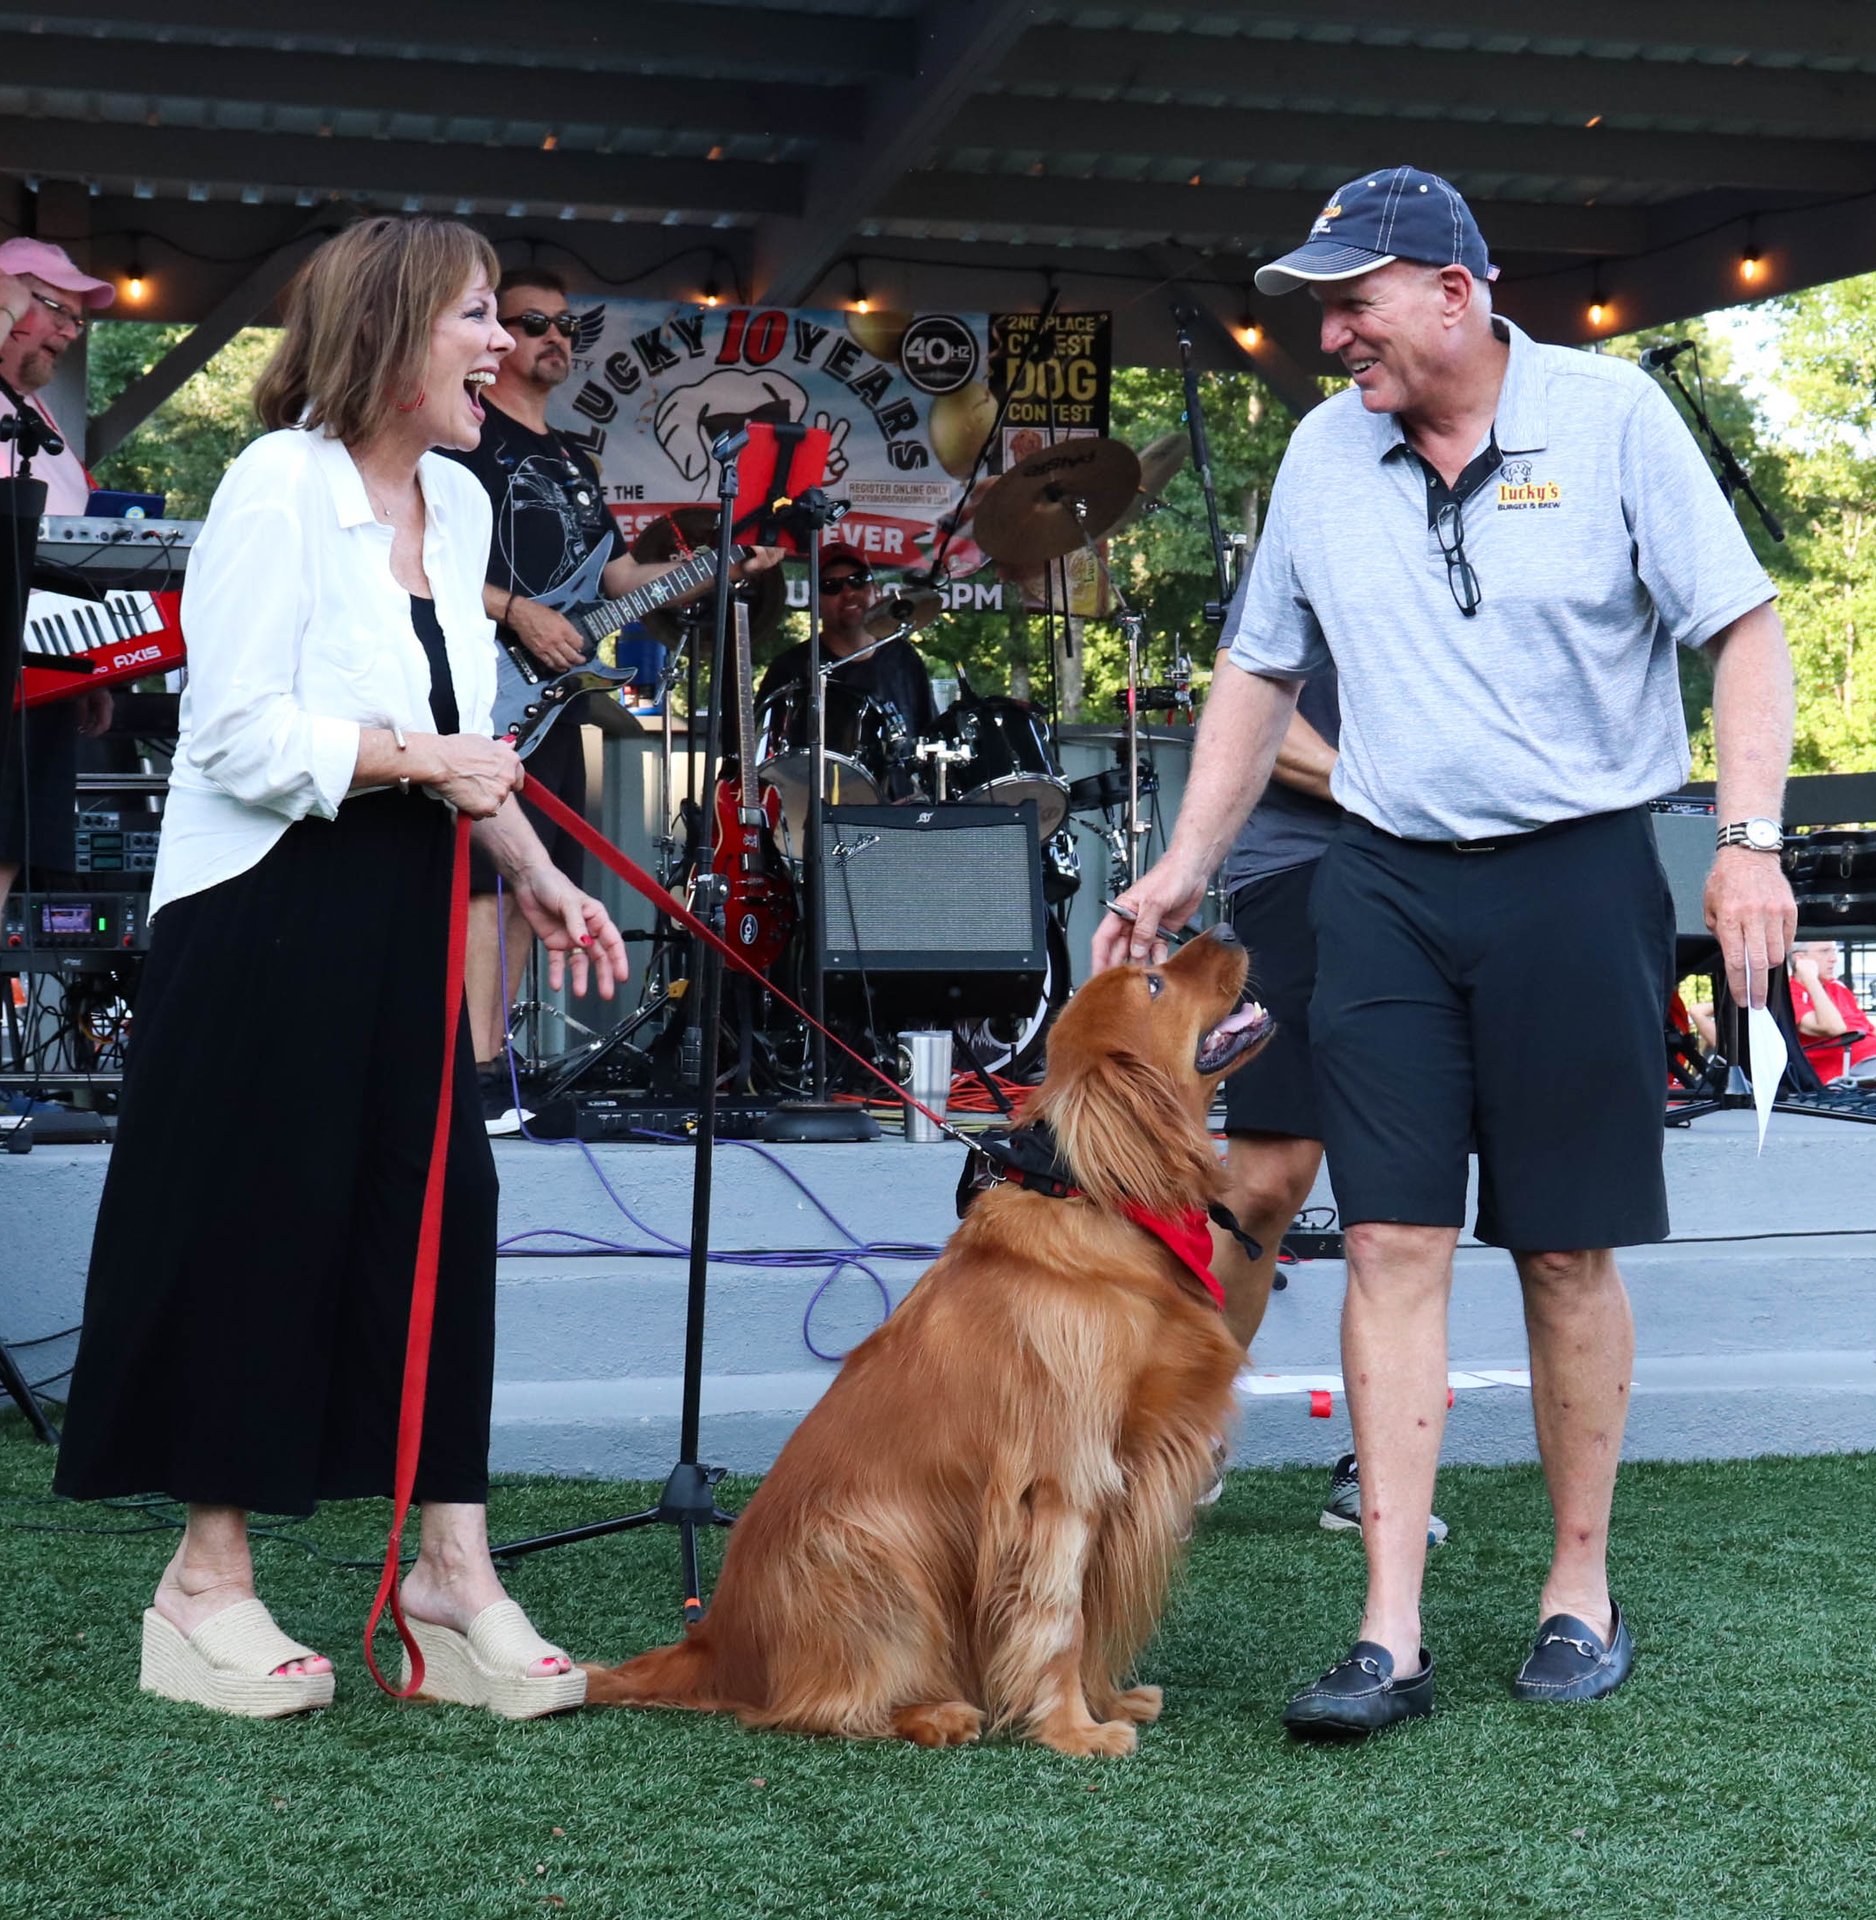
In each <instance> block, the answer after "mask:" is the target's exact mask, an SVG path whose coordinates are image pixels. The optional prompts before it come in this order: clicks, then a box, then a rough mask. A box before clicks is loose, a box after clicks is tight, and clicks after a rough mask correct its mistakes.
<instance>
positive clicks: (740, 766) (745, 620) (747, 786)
mask: <svg viewBox="0 0 1876 1920" xmlns="http://www.w3.org/2000/svg"><path fill="white" fill-rule="evenodd" d="M735 610H736V771H737V777H738V779H739V780H740V782H741V785H742V794H743V810H744V814H745V816H746V815H747V813H748V811H749V809H750V808H752V807H754V806H755V805H756V691H755V677H756V669H755V662H754V659H753V658H752V656H751V649H750V641H749V609H748V608H747V607H746V606H745V605H744V604H743V603H742V601H740V600H738V601H736V602H735Z"/></svg>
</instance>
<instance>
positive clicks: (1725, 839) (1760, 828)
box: [1713, 819, 1785, 853]
mask: <svg viewBox="0 0 1876 1920" xmlns="http://www.w3.org/2000/svg"><path fill="white" fill-rule="evenodd" d="M1713 844H1714V846H1715V847H1748V848H1750V849H1751V850H1752V852H1754V853H1778V852H1781V851H1782V850H1783V848H1784V845H1785V830H1784V828H1783V827H1781V826H1780V825H1779V824H1778V822H1777V821H1776V820H1765V819H1757V820H1735V821H1733V822H1732V824H1731V825H1730V826H1724V827H1722V828H1721V829H1720V830H1719V832H1718V833H1717V834H1716V835H1715V836H1714V840H1713Z"/></svg>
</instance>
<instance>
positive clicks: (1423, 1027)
mask: <svg viewBox="0 0 1876 1920" xmlns="http://www.w3.org/2000/svg"><path fill="white" fill-rule="evenodd" d="M1310 915H1311V922H1312V924H1313V926H1314V928H1315V932H1316V944H1317V968H1316V994H1315V999H1314V1000H1313V1002H1312V1003H1311V1007H1310V1041H1311V1044H1312V1046H1313V1047H1314V1049H1315V1055H1316V1087H1317V1092H1318V1095H1319V1097H1320V1099H1321V1102H1322V1117H1323V1140H1324V1143H1325V1145H1326V1148H1327V1152H1328V1161H1329V1177H1330V1180H1331V1182H1332V1184H1333V1186H1334V1188H1335V1199H1336V1205H1337V1207H1338V1208H1339V1209H1340V1211H1341V1215H1342V1219H1343V1222H1344V1224H1353V1223H1355V1222H1359V1221H1367V1220H1387V1221H1400V1222H1407V1223H1413V1224H1417V1225H1422V1226H1441V1227H1458V1226H1463V1225H1464V1221H1465V1195H1466V1156H1467V1151H1468V1148H1471V1149H1473V1150H1475V1151H1476V1152H1477V1154H1478V1156H1479V1217H1478V1220H1477V1222H1476V1224H1475V1227H1474V1231H1475V1232H1476V1233H1477V1235H1478V1237H1479V1238H1480V1239H1481V1240H1484V1241H1487V1242H1489V1243H1491V1244H1492V1245H1494V1246H1502V1247H1511V1248H1515V1249H1517V1250H1519V1251H1521V1252H1529V1253H1539V1252H1558V1253H1561V1252H1568V1251H1572V1250H1576V1249H1582V1248H1591V1247H1620V1246H1635V1245H1639V1244H1642V1243H1643V1242H1646V1241H1653V1240H1661V1239H1664V1238H1665V1237H1666V1235H1667V1230H1668V1214H1667V1192H1666V1187H1665V1183H1664V1180H1663V1177H1662V1166H1661V1157H1662V1136H1663V1118H1662V1116H1663V1098H1662V1075H1663V1071H1664V1064H1663V1063H1664V1060H1665V1054H1664V1052H1663V1048H1664V1045H1665V1042H1664V1038H1663V1035H1664V1027H1665V1022H1666V1009H1667V1003H1668V999H1669V996H1670V994H1671V993H1672V990H1673V970H1674V905H1673V901H1672V898H1671V897H1670V895H1669V892H1668V883H1667V879H1666V876H1665V875H1664V874H1663V873H1662V870H1661V862H1660V860H1659V859H1658V857H1657V856H1656V853H1655V845H1654V834H1653V832H1652V831H1651V828H1650V825H1649V819H1648V814H1647V810H1646V809H1645V808H1635V809H1632V810H1631V811H1629V812H1625V813H1610V814H1597V815H1594V816H1592V817H1590V818H1588V819H1584V820H1577V821H1571V822H1569V823H1568V824H1567V825H1565V826H1562V827H1560V828H1553V829H1545V830H1541V831H1539V832H1538V833H1535V834H1532V835H1529V836H1519V837H1514V838H1512V839H1510V840H1507V841H1506V842H1503V843H1501V844H1500V845H1499V847H1498V848H1497V849H1496V850H1495V851H1492V852H1461V851H1458V850H1455V849H1454V848H1452V847H1451V846H1449V845H1446V844H1443V843H1438V842H1426V841H1407V840H1397V839H1395V838H1394V837H1393V836H1392V835H1391V834H1384V833H1382V832H1381V831H1380V830H1379V829H1378V828H1375V827H1371V826H1369V825H1368V824H1367V823H1366V822H1365V821H1362V820H1358V819H1351V820H1349V821H1348V822H1347V823H1345V825H1344V826H1343V828H1342V830H1341V832H1340V833H1339V834H1338V836H1337V838H1336V839H1335V840H1334V841H1333V842H1331V844H1330V847H1329V850H1328V852H1327V853H1325V854H1324V855H1323V857H1322V859H1321V860H1320V861H1319V862H1318V863H1317V872H1316V883H1315V888H1314V891H1313V893H1312V895H1311V903H1310Z"/></svg>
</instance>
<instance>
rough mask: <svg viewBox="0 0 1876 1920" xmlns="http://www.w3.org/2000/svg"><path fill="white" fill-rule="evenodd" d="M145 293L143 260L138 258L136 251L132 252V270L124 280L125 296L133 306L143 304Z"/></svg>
mask: <svg viewBox="0 0 1876 1920" xmlns="http://www.w3.org/2000/svg"><path fill="white" fill-rule="evenodd" d="M143 293H144V280H143V262H142V261H141V260H139V259H138V258H137V256H136V254H135V253H132V254H131V256H130V272H129V273H128V274H127V275H126V277H125V282H124V297H125V298H126V299H127V300H129V301H130V303H131V304H132V305H133V306H141V305H142V304H143Z"/></svg>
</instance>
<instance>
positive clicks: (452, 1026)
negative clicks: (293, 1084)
mask: <svg viewBox="0 0 1876 1920" xmlns="http://www.w3.org/2000/svg"><path fill="white" fill-rule="evenodd" d="M520 791H521V797H522V799H524V800H525V801H527V803H528V804H529V805H530V806H532V807H533V808H534V810H535V811H536V812H537V813H540V814H544V815H545V816H546V817H547V818H548V819H549V820H551V821H552V822H553V823H554V825H555V826H557V827H560V828H562V829H563V830H564V831H565V832H567V833H570V834H571V835H572V836H573V838H574V839H575V840H577V841H578V842H579V843H580V845H581V846H583V847H584V848H585V849H586V850H587V852H588V853H590V854H592V856H593V857H594V858H595V859H596V860H598V861H599V862H600V863H601V864H602V865H603V866H606V867H609V868H611V870H612V871H613V872H614V873H616V874H617V875H618V876H619V878H620V879H621V880H623V881H624V882H625V883H626V885H627V886H628V887H630V888H631V889H632V890H633V891H634V892H635V893H639V894H642V895H643V896H644V897H645V898H646V899H647V900H649V901H650V902H651V903H652V904H653V905H654V906H657V907H659V908H661V909H662V910H663V911H664V912H666V913H668V914H670V915H671V917H672V918H673V919H674V920H676V921H677V923H678V925H679V926H681V927H684V928H685V929H687V930H688V931H689V932H691V933H694V934H696V935H697V936H698V937H699V938H700V939H702V940H703V941H704V942H705V943H706V945H708V946H709V947H711V948H712V949H713V950H714V951H715V952H717V953H719V954H721V955H722V957H723V958H724V959H725V960H727V961H729V962H730V964H731V965H732V966H736V967H740V968H741V969H742V970H743V972H745V973H747V974H749V975H750V976H751V977H752V978H754V979H757V980H760V981H761V982H762V983H763V985H764V986H765V987H766V988H767V989H768V991H769V992H771V993H772V994H774V995H775V997H776V998H777V999H778V1000H780V1001H781V1002H782V1003H783V1004H784V1005H785V1006H787V1007H789V1008H791V1009H792V1010H793V1011H794V1012H795V1013H798V1014H799V1015H800V1016H801V1017H802V1019H804V1020H806V1021H808V1023H809V1024H810V1025H811V1026H818V1025H819V1023H818V1022H817V1021H815V1020H814V1018H813V1016H812V1015H811V1014H809V1013H808V1011H807V1009H806V1008H805V1007H801V1006H798V1005H796V1003H795V1002H794V1001H793V1000H791V999H789V997H788V995H787V994H785V993H783V992H782V991H781V989H780V988H779V987H777V986H776V985H775V984H774V983H773V982H772V981H771V980H770V979H769V977H768V976H767V975H766V974H765V973H763V971H762V970H761V969H760V968H759V967H756V966H752V965H751V964H750V962H749V961H747V960H745V959H744V958H743V956H742V955H741V954H740V953H738V952H737V951H736V949H735V948H734V947H732V946H731V945H730V944H729V943H728V941H726V940H723V939H721V938H719V937H718V935H717V934H716V933H715V932H713V931H712V930H711V928H709V927H708V926H706V925H705V924H704V922H703V921H701V920H699V919H698V918H697V916H696V915H695V914H694V913H692V912H691V911H690V909H689V908H688V907H686V906H684V905H683V904H682V903H681V902H679V901H677V900H675V899H673V898H672V897H671V895H670V894H669V893H668V892H667V891H666V890H665V889H664V888H663V887H661V886H659V885H658V883H657V882H656V881H655V880H654V879H653V878H652V877H651V875H650V874H648V873H647V872H646V871H645V870H644V868H643V867H641V866H639V865H638V864H637V862H636V861H634V860H631V859H629V858H628V857H627V856H626V855H625V854H623V853H621V852H620V851H619V850H618V848H617V847H615V846H614V845H613V844H612V842H611V841H610V840H608V839H606V838H605V837H604V836H603V835H601V834H598V833H595V832H594V831H593V829H592V828H591V827H589V826H588V825H587V824H586V822H585V821H584V820H582V819H581V818H580V816H579V815H578V814H577V813H575V812H574V811H573V810H572V808H570V807H568V806H567V805H566V804H565V803H564V802H563V801H561V800H559V799H557V798H556V797H555V796H554V795H553V794H551V793H549V792H548V791H547V790H546V789H545V788H544V787H541V786H539V785H536V784H534V783H533V782H529V783H527V784H526V785H524V786H523V787H522V788H521V790H520ZM472 825H473V822H472V821H471V820H470V819H469V816H468V815H467V814H464V813H459V814H458V815H457V816H456V839H455V852H454V859H453V863H452V866H451V870H450V896H449V965H448V972H447V977H446V980H445V984H444V1002H445V1004H444V1016H443V1076H442V1081H441V1084H440V1086H439V1088H438V1093H437V1112H436V1129H435V1131H434V1132H433V1133H432V1135H431V1137H430V1164H429V1169H428V1172H427V1174H426V1176H425V1179H424V1188H423V1219H422V1224H421V1226H420V1227H419V1229H418V1234H417V1266H416V1272H415V1274H414V1275H413V1277H412V1283H411V1294H410V1326H409V1330H408V1332H407V1334H406V1336H405V1342H404V1390H403V1396H402V1399H401V1401H400V1403H399V1406H398V1414H397V1468H396V1474H395V1477H394V1480H393V1487H392V1504H391V1532H390V1537H389V1539H388V1540H387V1541H386V1542H385V1548H384V1565H383V1568H382V1569H381V1570H380V1572H379V1575H378V1592H377V1596H376V1597H375V1598H374V1599H373V1601H372V1603H371V1613H370V1616H369V1617H368V1618H367V1620H366V1622H365V1665H366V1666H367V1667H368V1668H369V1669H370V1671H371V1677H372V1679H374V1680H375V1681H376V1682H377V1683H378V1685H379V1686H380V1687H382V1688H383V1689H384V1691H385V1692H386V1693H388V1694H389V1695H390V1696H391V1698H392V1699H393V1700H408V1699H410V1698H412V1696H414V1695H415V1694H417V1693H418V1692H420V1691H421V1690H422V1687H423V1654H422V1652H421V1650H420V1649H419V1648H418V1645H417V1641H416V1637H415V1636H414V1635H413V1634H412V1633H411V1631H410V1628H409V1626H408V1625H407V1624H406V1622H405V1619H404V1609H403V1603H402V1601H401V1600H400V1598H399V1596H398V1590H397V1575H398V1567H399V1563H400V1562H401V1560H402V1558H403V1549H404V1523H405V1521H406V1520H407V1519H408V1517H409V1515H410V1499H411V1493H412V1491H413V1489H414V1488H415V1485H416V1480H417V1456H418V1453H419V1451H420V1449H421V1447H422V1444H423V1407H424V1396H425V1391H426V1389H427V1387H428V1385H429V1378H430V1332H431V1328H432V1326H433V1325H434V1323H435V1320H436V1270H437V1256H438V1252H439V1250H440V1247H441V1242H442V1225H443V1176H444V1170H445V1168H446V1166H447V1164H448V1160H449V1130H450V1110H451V1107H452V1105H453V1101H454V1093H455V1080H456V1035H457V1030H458V1028H459V1026H460V1023H461V1019H462V999H463V961H464V955H465V950H466V948H467V945H468V938H469V833H470V829H471V827H472ZM820 1031H821V1032H822V1033H823V1034H824V1035H825V1036H826V1037H827V1038H828V1039H829V1040H831V1041H833V1043H834V1045H835V1046H837V1047H838V1048H839V1049H840V1050H841V1052H842V1053H844V1054H845V1055H846V1056H847V1057H848V1059H850V1060H852V1061H853V1062H854V1063H855V1064H856V1065H858V1066H861V1067H863V1068H865V1070H866V1071H867V1072H868V1073H870V1074H871V1075H872V1076H873V1078H874V1079H875V1080H877V1081H879V1082H880V1084H881V1085H882V1086H885V1087H888V1088H890V1089H891V1091H892V1094H893V1097H894V1098H895V1099H898V1100H904V1101H906V1102H908V1103H909V1104H910V1105H912V1106H914V1107H917V1108H918V1110H919V1112H920V1113H922V1114H923V1115H924V1116H925V1117H926V1119H928V1120H929V1121H931V1122H932V1124H933V1125H934V1126H936V1127H938V1128H940V1129H941V1130H942V1131H943V1132H945V1133H946V1134H948V1135H949V1136H950V1137H951V1138H952V1139H954V1140H959V1141H964V1136H963V1135H962V1134H960V1133H959V1132H958V1131H957V1129H956V1128H955V1127H953V1126H952V1125H951V1124H950V1123H949V1122H948V1121H947V1120H946V1119H945V1118H944V1116H943V1115H942V1114H937V1113H933V1112H932V1110H931V1108H930V1107H928V1106H926V1105H925V1104H924V1102H923V1101H920V1100H915V1099H913V1098H912V1096H911V1095H910V1094H909V1093H907V1092H906V1091H905V1089H904V1088H903V1087H901V1086H900V1085H899V1083H898V1082H897V1081H896V1080H893V1079H890V1078H889V1077H888V1076H887V1075H885V1074H883V1073H881V1072H880V1070H879V1069H878V1068H877V1067H876V1066H874V1065H873V1063H872V1062H871V1061H870V1060H868V1059H866V1058H864V1057H863V1056H862V1055H860V1054H858V1053H856V1052H855V1051H854V1050H853V1048H851V1047H850V1046H848V1045H847V1043H846V1042H845V1041H844V1040H842V1039H840V1038H839V1037H838V1035H835V1034H831V1033H828V1031H827V1029H826V1028H825V1027H821V1028H820ZM964 1144H966V1145H968V1144H969V1143H968V1141H964ZM387 1605H388V1606H389V1607H390V1610H391V1619H392V1621H393V1623H394V1624H395V1625H396V1627H397V1637H398V1638H399V1639H400V1640H401V1641H402V1642H403V1644H404V1650H405V1652H406V1653H407V1654H408V1655H409V1656H410V1685H409V1686H408V1687H405V1688H402V1689H399V1688H396V1687H393V1686H392V1685H391V1683H390V1682H389V1681H388V1680H386V1679H385V1677H384V1675H383V1674H382V1673H381V1672H380V1671H379V1669H378V1662H377V1659H376V1656H375V1655H374V1654H373V1652H372V1641H373V1639H374V1638H375V1637H376V1635H377V1631H378V1622H379V1621H380V1620H381V1619H383V1617H384V1610H385V1608H386V1606H387Z"/></svg>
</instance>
